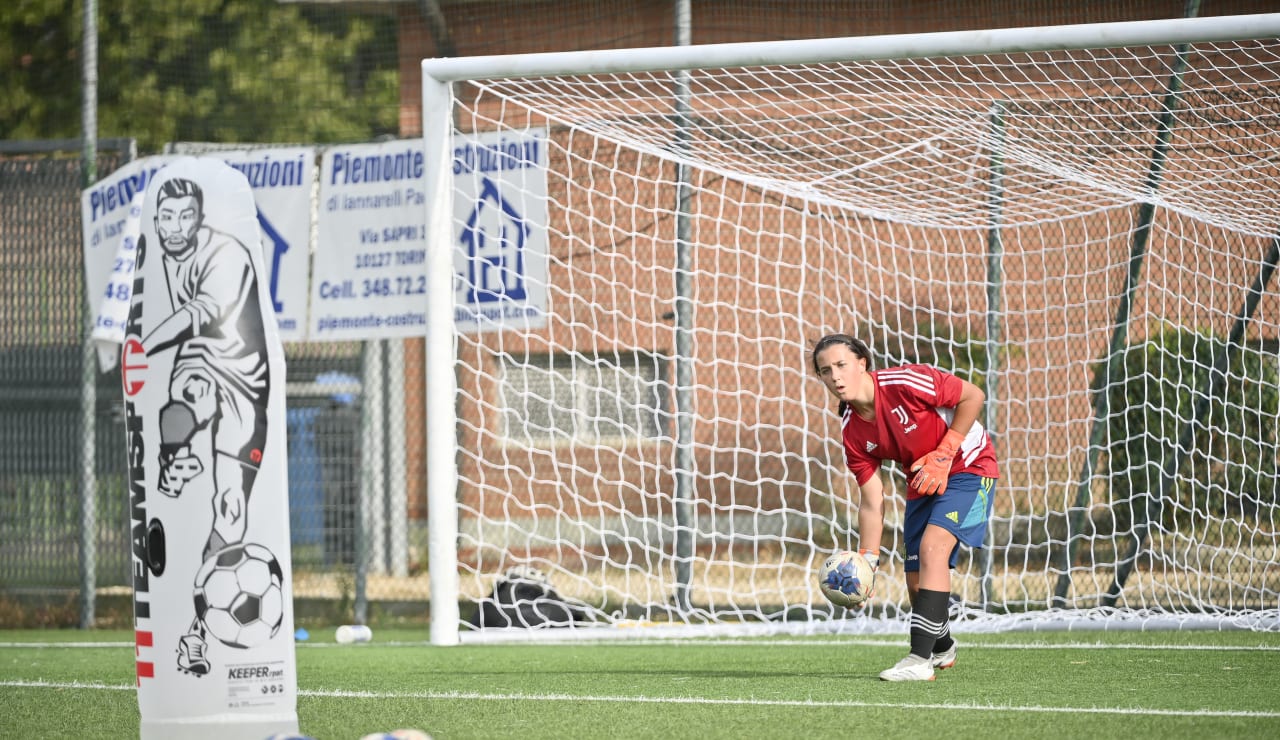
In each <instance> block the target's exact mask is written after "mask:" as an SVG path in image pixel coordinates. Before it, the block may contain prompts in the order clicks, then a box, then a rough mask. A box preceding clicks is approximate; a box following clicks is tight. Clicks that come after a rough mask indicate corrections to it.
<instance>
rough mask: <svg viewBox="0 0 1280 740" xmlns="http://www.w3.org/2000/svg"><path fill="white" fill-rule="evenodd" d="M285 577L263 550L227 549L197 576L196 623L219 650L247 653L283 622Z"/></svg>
mask: <svg viewBox="0 0 1280 740" xmlns="http://www.w3.org/2000/svg"><path fill="white" fill-rule="evenodd" d="M283 584H284V572H283V571H282V570H281V569H280V563H279V562H278V561H277V560H276V556H275V555H272V554H271V551H270V550H268V549H267V548H265V547H263V546H262V545H255V544H252V543H244V544H236V545H230V546H228V547H225V548H223V549H221V550H219V551H218V552H217V553H215V554H214V555H213V556H212V557H210V558H209V559H208V560H206V561H204V565H201V566H200V570H199V572H197V573H196V582H195V593H194V599H195V605H196V618H197V619H199V620H200V622H201V623H203V624H204V626H205V629H207V630H208V631H209V634H211V635H213V636H214V637H216V638H218V640H219V641H221V642H222V643H223V644H224V645H230V646H231V647H237V648H251V647H255V646H257V645H261V644H263V643H265V642H266V641H267V640H270V639H271V638H272V637H274V636H275V634H276V632H277V631H279V629H280V624H281V623H282V622H283V621H284V591H283Z"/></svg>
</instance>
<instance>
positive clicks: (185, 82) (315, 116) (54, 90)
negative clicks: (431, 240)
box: [0, 0, 399, 154]
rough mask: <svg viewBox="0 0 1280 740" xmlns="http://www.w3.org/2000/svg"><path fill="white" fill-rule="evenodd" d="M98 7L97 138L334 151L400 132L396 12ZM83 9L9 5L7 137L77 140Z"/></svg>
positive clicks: (143, 144)
mask: <svg viewBox="0 0 1280 740" xmlns="http://www.w3.org/2000/svg"><path fill="white" fill-rule="evenodd" d="M98 7H99V12H98V135H99V136H100V137H117V136H118V137H130V138H136V139H137V140H138V147H139V151H140V153H142V154H149V153H155V152H158V151H159V150H160V149H161V147H162V146H163V145H164V144H165V143H166V142H170V141H212V142H223V143H229V142H245V143H267V142H281V143H328V142H340V141H365V140H369V139H372V138H375V137H377V136H380V135H383V134H395V133H397V127H398V112H399V106H398V99H399V73H398V66H397V65H398V60H397V53H396V25H395V19H394V18H392V17H390V16H382V15H369V14H360V13H355V12H350V11H347V10H344V9H342V8H341V6H333V5H323V6H318V7H310V6H307V7H302V6H298V5H294V4H282V3H279V2H277V1H276V0H186V1H184V2H181V3H173V2H169V0H118V1H114V2H100V3H99V6H98ZM82 31H83V6H82V4H81V3H80V2H74V1H73V0H10V2H9V3H0V55H3V58H4V59H5V62H6V64H7V66H8V68H9V69H8V71H7V73H6V74H5V75H3V76H2V77H0V138H6V139H47V138H77V137H79V136H80V128H81V112H80V111H81V107H82V103H81V98H82V90H83V86H82V84H81V82H82V80H81V78H82V74H81V66H82V62H81V60H82V56H81V53H82V45H81V40H82Z"/></svg>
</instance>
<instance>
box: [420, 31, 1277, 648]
mask: <svg viewBox="0 0 1280 740" xmlns="http://www.w3.org/2000/svg"><path fill="white" fill-rule="evenodd" d="M1277 37H1280V14H1264V15H1252V16H1223V17H1212V18H1193V19H1177V20H1167V21H1147V22H1134V23H1109V24H1087V25H1072V26H1053V27H1037V28H1022V29H998V30H987V31H973V32H949V33H929V34H915V35H894V36H880V37H854V38H838V39H815V40H802V41H779V42H759V43H742V44H715V45H702V46H681V47H663V48H651V49H622V50H612V51H588V52H565V53H552V54H521V55H505V56H492V57H465V58H450V59H428V60H424V61H423V63H422V71H423V90H422V100H423V104H422V116H423V121H422V128H423V138H424V173H425V175H424V176H425V183H426V184H427V188H426V189H427V192H428V198H427V206H426V213H425V218H426V220H425V223H426V225H427V231H428V233H429V234H430V237H429V240H428V243H429V245H430V246H429V248H428V261H429V271H428V275H429V277H428V280H429V285H428V290H427V294H428V301H429V307H428V334H427V347H426V366H425V367H426V388H427V393H426V399H427V401H426V403H427V414H426V418H427V420H428V421H427V426H428V429H427V484H428V485H427V497H428V509H429V514H428V516H429V525H428V527H429V545H428V555H429V573H430V579H431V600H432V604H431V641H432V642H433V643H434V644H439V645H450V644H456V643H458V642H460V641H472V640H475V641H485V640H498V639H525V638H529V639H540V638H545V637H546V636H548V635H555V636H557V637H565V636H572V637H588V638H605V637H614V636H624V637H625V636H641V637H644V636H652V635H675V634H680V635H683V634H715V633H719V634H725V633H759V632H789V633H800V634H803V633H810V632H833V631H834V632H846V631H863V632H866V631H902V630H905V629H906V620H905V615H906V614H907V613H908V612H909V608H910V607H909V603H908V600H907V597H906V589H905V580H904V576H903V562H902V557H903V554H902V544H901V543H902V539H901V538H902V533H901V517H902V508H903V497H902V493H903V488H904V486H903V478H902V476H901V471H897V470H896V469H894V468H893V466H887V467H886V470H885V481H886V531H885V552H884V553H882V563H883V566H882V575H881V576H880V585H879V587H878V595H877V597H876V599H875V604H874V605H873V606H872V608H870V609H868V610H866V612H865V613H859V614H856V615H855V614H851V613H850V614H846V613H844V612H843V611H840V610H836V609H835V608H834V607H831V606H830V605H829V604H827V603H826V602H825V601H824V600H823V598H822V596H821V595H820V593H819V592H818V589H817V586H816V583H815V582H814V579H813V577H812V574H813V572H814V570H815V568H816V567H817V565H818V564H820V563H821V562H822V560H823V559H824V558H825V556H826V555H827V554H829V552H830V551H831V550H833V549H840V548H848V547H854V546H856V545H857V530H856V497H857V494H856V489H855V488H853V487H852V485H851V482H850V480H849V478H850V475H849V474H848V472H847V471H846V470H845V469H844V466H843V458H842V452H841V450H840V449H839V445H838V443H837V442H836V440H837V437H838V431H839V430H838V420H837V419H836V417H835V414H834V408H833V406H832V404H831V403H830V401H829V398H828V397H827V396H826V392H825V390H824V389H823V388H822V386H821V384H820V383H819V382H818V381H817V380H816V379H815V378H814V376H813V373H812V371H811V365H810V358H809V355H808V349H809V347H811V346H812V343H813V341H814V340H816V339H817V338H818V337H819V336H821V335H823V334H826V333H830V332H833V331H848V332H853V333H856V334H859V335H861V336H863V337H864V338H866V339H867V340H868V341H869V342H870V343H871V344H872V345H873V349H874V350H875V352H876V363H877V365H880V366H883V365H889V364H894V363H899V362H907V361H923V362H930V363H933V364H937V365H939V366H941V367H943V368H944V369H948V370H951V371H953V372H956V373H957V374H960V375H962V376H964V377H967V378H968V379H970V380H972V381H973V382H975V383H978V384H980V385H982V386H983V387H984V388H986V389H987V390H988V392H989V396H990V398H991V404H989V408H988V409H987V410H986V414H987V416H986V417H985V419H986V421H987V422H989V423H988V426H989V427H990V428H991V430H992V431H993V433H994V436H995V438H996V440H997V448H998V451H999V455H1000V458H1001V468H1002V476H1001V480H1000V482H999V484H998V494H997V501H996V505H995V513H994V515H993V518H992V521H991V527H990V532H989V535H988V546H987V547H986V548H985V549H984V550H982V551H981V552H980V553H979V552H970V551H967V550H966V551H964V552H962V557H961V563H960V565H959V566H958V568H957V570H956V571H955V574H954V576H953V593H954V594H955V597H956V599H955V604H954V609H953V616H954V617H955V618H956V619H959V620H963V621H964V624H965V626H966V628H969V629H1014V628H1025V627H1033V628H1034V627H1039V626H1042V625H1048V624H1064V623H1066V624H1070V625H1072V626H1086V625H1093V626H1100V625H1101V626H1105V627H1107V628H1113V627H1116V626H1118V625H1131V626H1141V627H1143V628H1150V627H1153V626H1185V625H1201V624H1212V625H1214V626H1218V627H1222V626H1237V627H1246V628H1252V629H1267V630H1276V629H1280V616H1278V615H1280V573H1277V572H1276V570H1275V568H1274V566H1273V565H1272V564H1273V563H1274V562H1276V561H1277V560H1280V496H1278V495H1277V491H1278V490H1280V453H1278V449H1280V440H1277V432H1276V428H1277V426H1278V424H1280V391H1277V389H1276V386H1277V378H1278V374H1280V346H1278V345H1280V305H1277V299H1276V295H1275V290H1274V285H1272V284H1271V276H1272V273H1273V271H1274V267H1275V261H1274V259H1273V258H1272V257H1270V256H1269V255H1271V253H1272V252H1274V248H1273V245H1274V243H1275V241H1274V240H1275V239H1276V238H1277V236H1278V235H1280V209H1277V208H1276V207H1275V205H1274V202H1275V200H1276V197H1275V196H1276V194H1277V191H1278V190H1280V165H1277V161H1276V157H1275V156H1274V152H1275V151H1277V150H1278V149H1280V133H1277V132H1280V92H1278V91H1280V42H1278V41H1277ZM462 83H465V84H462ZM1157 170H1158V175H1159V176H1158V177H1153V176H1152V173H1153V172H1154V171H1157ZM1139 245H1141V247H1140V249H1139ZM1117 338H1119V340H1117ZM512 568H520V569H522V570H521V572H522V573H524V574H526V575H527V574H529V573H531V572H532V573H534V574H536V578H537V579H538V581H539V582H540V583H542V582H543V581H544V580H545V583H548V584H550V585H551V586H552V587H554V589H555V591H556V592H557V596H559V597H563V598H562V600H563V602H564V603H566V604H568V605H570V606H571V607H572V609H573V610H574V613H575V614H576V615H577V619H576V620H575V621H573V623H572V626H569V627H565V628H562V629H557V630H554V631H548V630H545V629H517V628H495V627H494V626H493V624H491V623H485V624H484V625H483V627H482V628H479V629H473V628H472V624H471V623H470V622H471V621H472V620H473V615H472V614H471V612H472V611H473V610H475V609H476V608H477V606H479V605H484V604H486V602H488V603H489V606H491V607H500V606H502V605H501V604H496V603H493V602H494V601H495V599H494V598H493V597H494V593H495V592H494V589H495V586H496V585H497V583H498V581H499V580H500V578H501V577H502V575H503V574H504V573H505V572H507V571H508V570H510V569H512ZM530 568H532V569H534V570H533V571H530V570H529V569H530ZM535 611H536V610H535ZM543 616H545V615H543ZM535 621H545V620H535ZM551 621H552V622H554V621H555V620H551ZM542 626H546V625H545V624H543V625H542ZM639 627H643V628H639Z"/></svg>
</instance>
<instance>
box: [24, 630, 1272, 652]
mask: <svg viewBox="0 0 1280 740" xmlns="http://www.w3.org/2000/svg"><path fill="white" fill-rule="evenodd" d="M956 639H957V640H959V641H960V647H961V649H964V650H1160V651H1164V652H1168V651H1184V650H1200V651H1210V652H1223V651H1226V652H1236V651H1242V652H1280V645H1156V644H1151V645H1139V644H1124V643H1104V642H1061V643H1059V642H990V643H988V642H971V641H969V640H967V639H965V636H964V634H963V633H960V634H956ZM513 644H515V645H521V646H527V647H536V646H538V645H540V644H541V645H564V643H556V642H546V643H538V642H533V641H530V642H523V643H494V644H491V645H483V646H470V647H482V648H484V649H497V648H500V647H502V646H511V645H513ZM570 644H573V645H583V646H590V645H599V646H603V645H610V646H615V647H631V646H637V647H639V646H653V645H674V644H681V645H714V646H717V647H726V646H741V647H771V646H778V647H782V646H785V647H829V646H830V645H832V644H837V645H842V646H843V645H865V646H867V647H902V646H903V645H905V644H907V640H906V639H905V637H904V639H900V640H885V639H857V638H853V639H850V638H848V637H840V638H833V639H825V640H824V639H811V640H791V639H753V638H743V639H737V640H727V639H712V638H695V639H670V640H652V639H637V640H623V641H615V640H604V641H601V642H592V641H574V642H572V643H570ZM133 647H134V645H133V643H132V642H0V649H4V648H36V649H60V648H67V649H76V648H129V649H133ZM297 647H298V648H301V649H304V650H314V649H322V650H323V649H340V650H342V649H345V650H367V649H369V648H373V647H432V645H431V643H430V642H428V641H426V640H422V641H412V640H396V641H388V642H377V641H376V640H375V641H374V642H371V643H364V644H360V645H339V644H337V643H333V642H315V643H307V642H301V643H297Z"/></svg>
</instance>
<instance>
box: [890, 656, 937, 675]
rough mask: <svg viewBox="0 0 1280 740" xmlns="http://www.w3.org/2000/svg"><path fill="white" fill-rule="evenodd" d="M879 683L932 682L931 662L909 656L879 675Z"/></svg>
mask: <svg viewBox="0 0 1280 740" xmlns="http://www.w3.org/2000/svg"><path fill="white" fill-rule="evenodd" d="M880 680H881V681H932V680H933V661H932V660H930V659H929V658H921V657H920V656H919V655H915V654H910V655H908V656H907V657H905V658H903V659H902V660H900V661H898V664H897V665H895V666H894V667H892V668H890V669H888V670H886V671H882V672H881V673H880Z"/></svg>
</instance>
